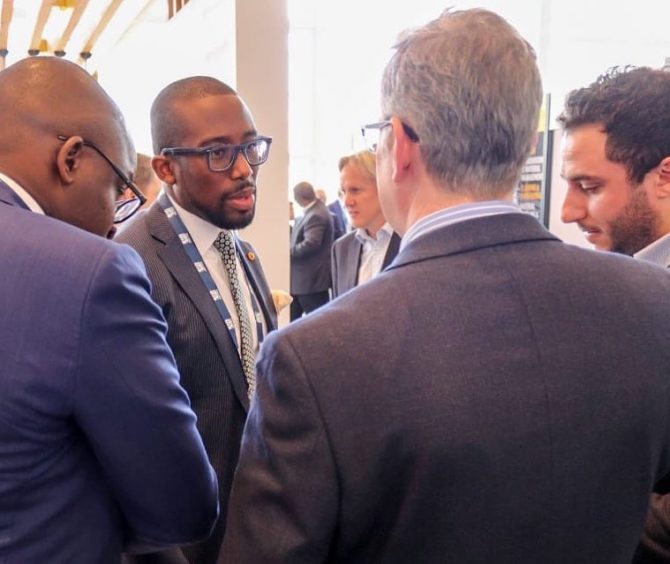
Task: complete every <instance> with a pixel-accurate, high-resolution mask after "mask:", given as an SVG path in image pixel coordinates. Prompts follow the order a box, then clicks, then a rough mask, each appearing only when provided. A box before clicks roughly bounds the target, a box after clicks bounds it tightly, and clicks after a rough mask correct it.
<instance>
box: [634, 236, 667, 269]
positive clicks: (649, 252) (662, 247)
mask: <svg viewBox="0 0 670 564" xmlns="http://www.w3.org/2000/svg"><path fill="white" fill-rule="evenodd" d="M633 256H634V257H635V258H636V259H642V260H646V261H647V262H653V263H654V264H658V265H660V266H664V267H665V268H670V233H667V234H665V235H663V237H661V238H660V239H656V241H654V242H653V243H652V244H651V245H647V246H646V247H645V248H644V249H642V250H640V251H638V252H637V253H635V254H634V255H633Z"/></svg>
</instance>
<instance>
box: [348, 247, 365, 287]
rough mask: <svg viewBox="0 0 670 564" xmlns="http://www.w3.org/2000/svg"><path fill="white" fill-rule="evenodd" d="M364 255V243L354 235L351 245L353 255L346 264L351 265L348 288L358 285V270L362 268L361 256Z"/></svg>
mask: <svg viewBox="0 0 670 564" xmlns="http://www.w3.org/2000/svg"><path fill="white" fill-rule="evenodd" d="M362 257H363V244H362V243H361V242H360V241H359V240H358V237H356V236H354V238H353V244H352V245H351V257H350V258H349V260H347V262H346V264H347V265H349V268H348V269H347V273H346V280H345V284H346V286H345V287H346V288H347V289H351V288H354V287H356V286H357V285H358V271H359V270H360V268H361V258H362Z"/></svg>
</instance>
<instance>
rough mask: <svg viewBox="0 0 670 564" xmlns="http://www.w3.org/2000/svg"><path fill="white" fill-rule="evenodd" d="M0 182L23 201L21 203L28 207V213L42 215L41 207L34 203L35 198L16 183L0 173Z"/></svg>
mask: <svg viewBox="0 0 670 564" xmlns="http://www.w3.org/2000/svg"><path fill="white" fill-rule="evenodd" d="M0 180H2V181H3V182H4V183H5V184H7V186H9V187H10V188H11V189H12V190H13V191H14V192H15V193H16V195H17V196H18V197H19V198H21V200H23V203H24V204H25V205H26V206H28V209H29V210H30V211H33V212H35V213H41V214H42V215H44V210H43V209H42V206H40V205H39V204H38V203H37V202H36V201H35V198H33V197H32V196H31V195H30V194H28V192H26V191H25V190H24V189H23V188H22V187H21V186H20V185H19V183H18V182H16V181H15V180H13V179H12V178H10V177H9V176H7V175H5V174H2V173H1V172H0Z"/></svg>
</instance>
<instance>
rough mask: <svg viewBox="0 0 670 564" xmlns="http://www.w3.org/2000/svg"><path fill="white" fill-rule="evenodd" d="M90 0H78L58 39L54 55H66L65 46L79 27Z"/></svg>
mask: <svg viewBox="0 0 670 564" xmlns="http://www.w3.org/2000/svg"><path fill="white" fill-rule="evenodd" d="M88 2H89V0H77V2H76V4H75V5H74V8H73V10H72V14H71V15H70V19H69V21H68V22H67V26H66V27H65V29H64V30H63V33H62V34H61V36H60V39H58V43H56V47H55V48H54V55H58V56H59V57H62V56H64V55H65V48H66V47H67V44H68V42H69V41H70V38H71V37H72V33H73V32H74V30H75V28H76V27H77V24H78V23H79V20H81V16H82V15H83V14H84V11H85V10H86V7H87V6H88Z"/></svg>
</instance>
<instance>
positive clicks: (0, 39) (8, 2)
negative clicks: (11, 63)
mask: <svg viewBox="0 0 670 564" xmlns="http://www.w3.org/2000/svg"><path fill="white" fill-rule="evenodd" d="M13 15H14V0H2V11H1V12H0V70H2V69H4V68H5V61H6V57H7V53H8V52H9V51H8V50H7V46H8V44H9V24H11V23H12V16H13Z"/></svg>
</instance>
